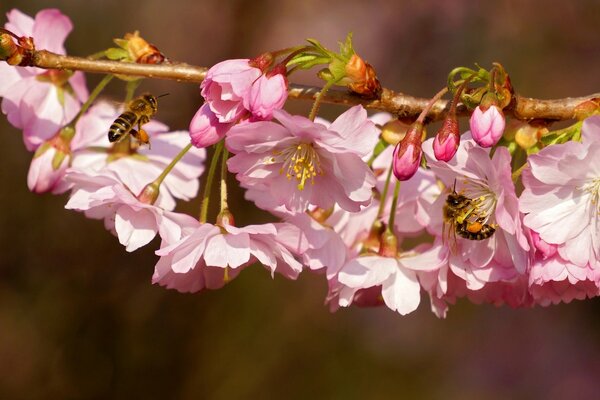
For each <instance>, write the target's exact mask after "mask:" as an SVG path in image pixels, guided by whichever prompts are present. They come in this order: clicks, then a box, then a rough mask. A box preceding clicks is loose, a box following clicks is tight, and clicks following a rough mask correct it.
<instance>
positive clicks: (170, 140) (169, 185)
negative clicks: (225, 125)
mask: <svg viewBox="0 0 600 400" xmlns="http://www.w3.org/2000/svg"><path fill="white" fill-rule="evenodd" d="M119 114H120V111H119V110H117V109H116V108H114V107H113V106H112V105H110V104H108V103H99V104H98V105H96V106H94V107H92V108H90V110H89V111H88V113H86V115H85V116H83V117H82V118H81V119H80V120H79V122H78V124H77V134H76V136H75V137H74V138H73V141H72V143H71V146H72V148H73V149H75V150H74V152H73V160H72V168H73V169H75V170H82V171H89V170H91V171H96V172H101V171H105V170H108V171H112V172H114V173H116V174H117V176H118V177H119V178H120V179H121V181H122V182H123V183H124V184H125V185H126V186H127V187H129V188H130V189H131V190H132V191H133V192H134V193H139V192H140V191H141V190H142V189H143V188H144V187H145V186H146V185H147V184H148V183H150V182H152V181H154V180H155V179H156V178H157V177H158V176H159V175H160V174H161V173H162V172H163V171H164V169H165V168H166V167H167V165H168V164H169V163H170V162H171V161H172V160H173V158H175V156H176V155H177V154H178V153H179V152H180V151H181V150H182V149H183V148H184V147H185V146H186V145H187V144H189V134H188V132H185V131H175V132H167V130H168V127H167V126H166V125H164V124H162V123H160V122H158V121H156V120H152V121H150V122H149V123H148V124H145V125H144V129H145V130H146V131H147V132H148V133H149V134H150V136H151V143H152V147H151V148H148V147H145V146H144V147H140V148H138V149H137V150H135V151H127V152H126V153H118V152H115V150H114V147H111V144H110V143H109V142H108V139H107V136H106V135H107V128H106V127H108V126H110V124H111V123H112V122H113V121H114V120H115V119H116V118H117V116H118V115H119ZM205 158H206V150H205V149H197V148H192V149H190V150H189V151H188V152H187V153H186V154H185V156H184V157H183V158H182V159H181V160H180V161H179V162H178V163H177V164H176V165H175V167H174V168H173V170H171V172H170V173H169V174H168V175H167V177H166V178H165V180H164V182H163V183H162V185H161V190H160V194H159V196H158V199H157V201H156V203H155V205H157V206H159V207H161V208H163V209H167V210H172V209H173V208H174V207H175V199H176V198H177V199H182V200H189V199H191V198H193V197H194V196H195V195H196V194H197V192H198V189H199V182H198V178H199V177H200V175H201V174H202V172H203V171H204V165H203V164H204V160H205Z"/></svg>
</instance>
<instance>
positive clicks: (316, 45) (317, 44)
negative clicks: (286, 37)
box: [306, 39, 331, 55]
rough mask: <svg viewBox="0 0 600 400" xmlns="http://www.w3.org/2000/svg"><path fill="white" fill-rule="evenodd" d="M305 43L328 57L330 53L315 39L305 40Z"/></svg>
mask: <svg viewBox="0 0 600 400" xmlns="http://www.w3.org/2000/svg"><path fill="white" fill-rule="evenodd" d="M306 41H307V42H308V43H310V44H312V45H313V46H315V48H316V49H317V50H318V51H320V52H321V53H322V54H323V55H330V54H331V51H329V50H327V49H326V48H325V47H324V46H323V45H322V44H321V43H320V42H319V41H318V40H317V39H306Z"/></svg>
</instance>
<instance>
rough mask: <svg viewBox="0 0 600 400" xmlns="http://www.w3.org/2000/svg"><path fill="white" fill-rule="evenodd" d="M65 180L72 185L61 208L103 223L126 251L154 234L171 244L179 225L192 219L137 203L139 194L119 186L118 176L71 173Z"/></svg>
mask: <svg viewBox="0 0 600 400" xmlns="http://www.w3.org/2000/svg"><path fill="white" fill-rule="evenodd" d="M65 179H66V180H67V181H68V182H69V183H70V184H71V185H72V192H71V197H70V199H69V201H68V202H67V205H66V206H65V208H67V209H70V210H78V211H83V212H84V213H85V215H86V216H87V217H89V218H93V219H102V220H104V226H105V227H106V229H108V230H110V231H111V232H112V233H113V234H115V235H116V236H117V237H118V238H119V242H120V243H121V244H122V245H124V246H126V250H127V251H134V250H136V249H138V248H140V247H142V246H145V245H146V244H148V243H149V242H150V241H151V240H152V239H153V238H154V237H155V236H156V234H157V233H158V234H159V235H160V236H161V238H163V239H164V240H166V241H167V242H175V241H177V240H179V239H180V237H181V233H182V228H181V224H183V223H187V224H189V223H191V222H190V221H189V220H190V219H191V220H194V219H193V218H192V217H189V216H186V215H184V214H177V213H174V212H170V211H166V210H164V209H162V208H160V207H157V206H155V205H152V204H146V203H144V202H142V201H140V200H138V198H137V197H136V196H137V195H138V194H139V193H134V192H132V191H131V190H130V188H128V187H127V186H125V185H123V183H122V182H121V180H120V179H119V176H118V175H117V174H115V173H113V172H111V171H103V172H98V173H96V172H93V171H91V172H90V171H88V172H87V173H84V172H79V171H74V170H71V171H68V172H67V175H66V177H65Z"/></svg>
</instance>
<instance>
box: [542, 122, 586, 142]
mask: <svg viewBox="0 0 600 400" xmlns="http://www.w3.org/2000/svg"><path fill="white" fill-rule="evenodd" d="M582 126H583V121H578V122H576V123H574V124H573V125H571V126H567V127H566V128H564V129H559V130H557V131H552V132H550V133H549V134H547V135H544V136H543V137H542V138H541V140H540V141H541V142H542V144H543V145H545V146H550V145H553V144H561V143H566V142H568V141H570V140H574V141H580V140H581V127H582Z"/></svg>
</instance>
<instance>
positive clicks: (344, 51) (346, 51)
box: [340, 32, 355, 60]
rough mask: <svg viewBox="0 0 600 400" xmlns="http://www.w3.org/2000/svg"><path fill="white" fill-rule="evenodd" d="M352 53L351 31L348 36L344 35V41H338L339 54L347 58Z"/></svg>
mask: <svg viewBox="0 0 600 400" xmlns="http://www.w3.org/2000/svg"><path fill="white" fill-rule="evenodd" d="M354 53H355V52H354V49H353V48H352V32H349V33H348V36H346V41H345V42H343V43H342V42H340V56H342V57H343V58H345V59H346V60H349V59H350V57H352V56H353V55H354Z"/></svg>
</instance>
